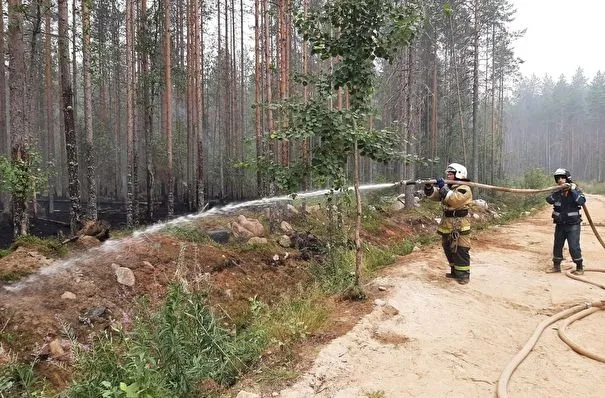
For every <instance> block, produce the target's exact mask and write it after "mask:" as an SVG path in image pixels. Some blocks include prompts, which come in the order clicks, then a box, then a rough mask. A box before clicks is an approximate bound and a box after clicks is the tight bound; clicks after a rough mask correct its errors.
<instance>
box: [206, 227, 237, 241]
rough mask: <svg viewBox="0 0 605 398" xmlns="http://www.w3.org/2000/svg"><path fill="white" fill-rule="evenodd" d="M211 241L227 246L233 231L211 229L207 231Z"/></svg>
mask: <svg viewBox="0 0 605 398" xmlns="http://www.w3.org/2000/svg"><path fill="white" fill-rule="evenodd" d="M206 233H207V234H208V236H209V237H210V239H212V240H213V241H215V242H216V243H220V244H225V243H227V242H229V237H230V236H231V231H229V230H228V229H224V228H217V229H209V230H208V231H206Z"/></svg>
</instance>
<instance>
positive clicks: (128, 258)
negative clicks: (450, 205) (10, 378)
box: [0, 211, 489, 389]
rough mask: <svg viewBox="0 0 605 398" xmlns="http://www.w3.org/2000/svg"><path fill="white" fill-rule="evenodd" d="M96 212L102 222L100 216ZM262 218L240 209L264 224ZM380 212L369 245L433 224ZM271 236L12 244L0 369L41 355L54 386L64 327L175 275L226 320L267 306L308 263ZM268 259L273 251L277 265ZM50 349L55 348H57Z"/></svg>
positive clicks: (61, 381)
mask: <svg viewBox="0 0 605 398" xmlns="http://www.w3.org/2000/svg"><path fill="white" fill-rule="evenodd" d="M100 214H101V216H100V218H103V216H102V214H103V213H102V212H101V213H100ZM108 214H112V215H113V217H114V218H113V220H114V221H113V222H112V224H113V225H119V222H120V221H118V219H119V216H121V214H119V212H116V211H112V212H110V213H108ZM265 214H266V213H265V212H259V213H256V214H247V215H248V216H249V217H256V218H258V219H260V220H261V221H262V222H263V223H265V224H266V223H267V220H266V218H265ZM488 216H489V214H487V215H486V217H488ZM235 217H236V215H235V214H233V215H228V216H220V217H208V218H201V219H197V220H190V221H186V222H185V224H186V225H187V227H188V228H191V229H193V230H195V231H199V232H202V233H204V232H205V231H207V230H208V229H210V228H216V227H226V226H227V225H228V223H229V222H232V221H233V220H234V219H235ZM316 217H317V218H318V219H316V220H315V222H316V223H317V222H319V223H321V222H323V221H324V220H323V219H322V218H323V217H324V216H323V215H322V214H317V215H316ZM481 217H483V216H481ZM380 218H383V219H384V221H383V222H382V223H381V224H380V225H379V226H378V227H374V228H373V230H372V231H366V232H365V233H364V234H363V238H364V239H365V240H366V241H371V242H372V243H374V244H376V245H386V244H393V243H396V242H400V241H402V240H403V239H405V238H406V237H409V236H412V235H421V234H427V233H432V232H433V231H434V224H435V223H434V220H432V219H431V218H428V217H427V215H426V214H420V213H418V212H416V211H413V212H411V213H405V212H404V211H398V212H394V213H392V214H389V213H382V214H380ZM283 219H284V220H285V221H289V222H290V223H291V224H292V225H294V226H296V225H302V224H304V222H307V221H309V219H307V220H301V219H300V216H299V215H298V216H297V215H290V216H284V217H283ZM481 220H483V218H481ZM303 221H304V222H303ZM301 223H302V224H301ZM58 226H59V227H60V224H57V223H53V222H45V223H37V222H35V221H34V223H33V225H32V231H36V230H38V229H39V231H42V233H41V234H42V235H43V236H44V235H45V234H46V236H49V235H56V234H57V231H58V230H59V228H58ZM53 227H54V228H53ZM280 234H281V233H276V234H270V235H269V236H268V240H269V243H268V244H266V245H263V246H256V245H255V246H252V247H250V245H246V246H242V243H243V241H242V240H238V239H231V240H230V242H229V243H227V244H225V245H219V244H217V243H214V242H209V241H206V242H192V241H189V240H187V239H179V238H178V237H175V236H172V235H169V234H163V233H156V232H154V233H151V232H149V233H147V232H143V233H140V234H138V235H137V236H136V237H135V236H127V237H124V238H119V239H115V238H112V239H110V240H108V241H106V242H104V243H103V244H100V245H99V242H96V243H94V242H90V241H88V240H84V239H80V240H78V241H76V242H74V243H70V244H68V245H67V246H68V250H69V254H68V255H67V257H66V258H64V259H57V260H55V259H52V258H47V257H46V256H44V255H41V254H40V253H39V252H38V251H37V250H35V248H27V247H25V248H20V249H19V250H17V251H15V252H13V253H11V254H10V255H8V256H7V257H4V258H2V259H0V273H3V274H6V273H7V272H8V273H11V272H12V273H13V274H16V275H27V274H29V276H26V277H23V278H20V279H19V280H8V281H7V280H4V281H0V331H1V332H2V336H3V341H2V342H1V343H2V344H1V346H0V348H1V349H0V366H1V365H2V364H3V363H5V362H6V361H7V360H8V359H9V356H10V355H17V356H18V357H19V358H20V359H21V360H23V361H29V360H31V358H33V357H37V358H39V359H42V361H41V362H39V364H38V365H37V371H38V373H39V375H41V376H43V377H44V378H46V379H47V380H48V381H50V383H51V384H52V385H53V386H54V387H55V388H57V389H61V388H64V387H65V386H66V385H67V384H68V383H69V381H70V365H71V363H72V361H73V358H72V355H70V342H69V340H67V339H66V338H65V330H66V329H68V330H71V331H72V333H73V334H74V337H75V338H76V339H77V340H78V341H79V342H81V343H88V342H90V341H91V340H92V339H93V338H94V336H95V335H96V334H98V333H99V332H101V331H103V330H105V329H107V328H108V327H109V326H110V325H111V323H112V322H116V321H118V322H120V321H124V322H127V320H128V318H129V315H130V314H131V313H132V311H133V308H134V306H135V303H136V302H137V300H138V298H140V297H143V296H145V297H148V298H150V299H151V302H152V303H159V302H161V300H162V299H163V298H164V297H165V294H166V292H167V288H168V286H169V285H170V284H171V283H174V282H175V281H180V282H182V281H186V283H188V284H189V285H191V286H193V287H197V288H203V289H205V290H206V291H208V298H209V302H210V303H211V305H212V307H213V308H214V309H215V310H216V311H218V312H219V313H220V314H221V315H223V316H225V317H227V318H231V319H236V318H237V317H238V316H239V315H240V314H242V313H244V312H245V311H247V309H248V306H249V299H250V298H251V297H255V296H256V297H258V299H259V300H262V301H263V302H267V303H270V302H272V301H274V300H276V299H278V298H279V297H282V296H283V295H284V294H288V292H292V291H294V290H296V289H297V286H298V285H299V284H301V283H302V284H304V283H306V282H308V281H309V278H310V274H309V271H308V265H309V262H308V261H306V257H305V258H303V256H301V253H300V252H299V251H297V250H295V249H288V251H289V252H290V254H289V256H288V258H286V259H284V253H285V250H286V249H284V248H282V247H280V246H279V245H278V244H277V239H278V237H279V235H280ZM91 239H92V238H91ZM93 240H94V239H93ZM244 247H245V249H242V248H244ZM276 255H278V256H279V257H280V260H279V261H277V262H276V261H275V260H274V256H276ZM117 266H119V267H123V268H128V269H130V270H132V273H133V275H134V277H135V280H136V282H135V283H134V285H133V286H127V285H124V284H121V283H118V282H117V280H116V273H115V268H116V267H117ZM260 287H262V288H260ZM367 293H368V294H369V296H370V299H369V300H366V301H346V300H344V301H343V300H341V299H340V298H339V297H333V298H331V299H328V300H327V302H326V303H325V306H326V308H329V309H330V310H331V311H330V312H331V316H330V321H329V322H327V324H326V325H327V326H326V327H325V329H323V330H320V331H318V332H316V333H315V334H314V335H312V336H310V337H309V339H308V340H306V341H305V342H304V343H303V344H301V346H300V347H299V350H298V352H299V354H298V356H297V359H295V360H294V364H293V366H294V367H295V368H299V369H304V368H305V367H306V366H308V365H309V364H310V361H311V360H312V355H313V353H314V352H315V347H317V346H320V345H322V344H323V343H326V342H328V341H330V340H332V339H333V338H335V337H338V336H340V335H343V334H344V333H346V332H347V331H348V330H350V329H351V328H352V327H353V326H354V325H355V323H356V322H357V321H358V320H359V319H360V317H361V316H362V315H364V314H366V313H368V312H369V311H370V310H371V307H372V299H371V298H372V297H379V296H381V294H382V292H380V291H378V289H376V290H373V289H372V288H370V289H369V291H368V292H367ZM53 343H54V345H55V347H54V349H53V347H52V346H53ZM57 345H58V346H60V347H61V348H60V349H57Z"/></svg>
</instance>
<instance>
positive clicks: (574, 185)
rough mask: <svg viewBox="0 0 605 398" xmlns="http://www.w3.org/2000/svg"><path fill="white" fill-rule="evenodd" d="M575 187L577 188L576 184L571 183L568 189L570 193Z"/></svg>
mask: <svg viewBox="0 0 605 398" xmlns="http://www.w3.org/2000/svg"><path fill="white" fill-rule="evenodd" d="M577 187H578V186H577V185H576V184H573V183H572V184H571V187H570V189H571V190H572V191H575V190H576V188H577Z"/></svg>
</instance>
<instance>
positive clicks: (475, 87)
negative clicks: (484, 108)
mask: <svg viewBox="0 0 605 398" xmlns="http://www.w3.org/2000/svg"><path fill="white" fill-rule="evenodd" d="M474 11H475V18H474V20H475V21H474V24H475V26H474V32H473V131H472V143H473V144H472V145H473V148H472V156H471V157H472V161H473V174H472V177H473V178H475V179H477V178H479V129H478V128H477V120H478V114H477V112H478V110H479V1H478V0H475V10H474Z"/></svg>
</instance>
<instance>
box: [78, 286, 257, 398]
mask: <svg viewBox="0 0 605 398" xmlns="http://www.w3.org/2000/svg"><path fill="white" fill-rule="evenodd" d="M140 309H141V313H140V314H139V316H138V317H137V318H136V320H135V322H134V326H133V329H132V331H130V332H126V331H124V330H122V329H120V328H115V329H114V331H113V333H106V334H105V335H103V336H102V337H101V338H100V339H99V340H98V341H96V342H95V344H94V346H93V347H92V348H91V350H90V351H88V352H87V351H83V350H80V351H79V352H78V354H77V356H76V373H75V381H74V383H73V384H72V386H71V387H70V389H69V391H68V395H69V396H70V397H92V396H109V397H112V396H117V397H129V396H133V397H168V396H178V397H187V396H200V395H199V394H202V395H203V391H197V389H198V388H201V387H198V384H199V381H200V380H204V379H211V380H214V381H215V382H216V383H218V384H219V385H231V384H233V383H234V382H235V380H236V379H237V377H238V376H239V375H240V374H241V373H242V372H243V371H244V370H245V369H246V368H247V366H248V364H250V363H252V362H253V361H255V360H256V358H258V355H259V353H260V352H261V351H262V349H264V347H265V336H264V335H263V334H262V333H260V332H258V330H256V329H250V330H244V331H242V332H241V333H237V334H235V335H233V334H231V333H229V332H228V331H227V330H225V329H223V328H222V327H221V326H220V325H219V321H220V320H218V319H216V318H215V317H214V316H213V315H212V313H211V312H210V310H209V309H208V308H207V306H206V303H205V298H204V295H203V294H201V293H187V292H185V291H184V290H183V288H182V287H181V286H180V285H174V286H171V287H170V290H169V294H168V297H167V298H166V300H165V302H164V304H163V306H162V308H160V310H159V311H158V312H150V310H149V309H148V304H147V303H141V306H140ZM103 394H108V395H103ZM112 394H113V395H112ZM128 394H130V395H128ZM133 394H134V395H133Z"/></svg>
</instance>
